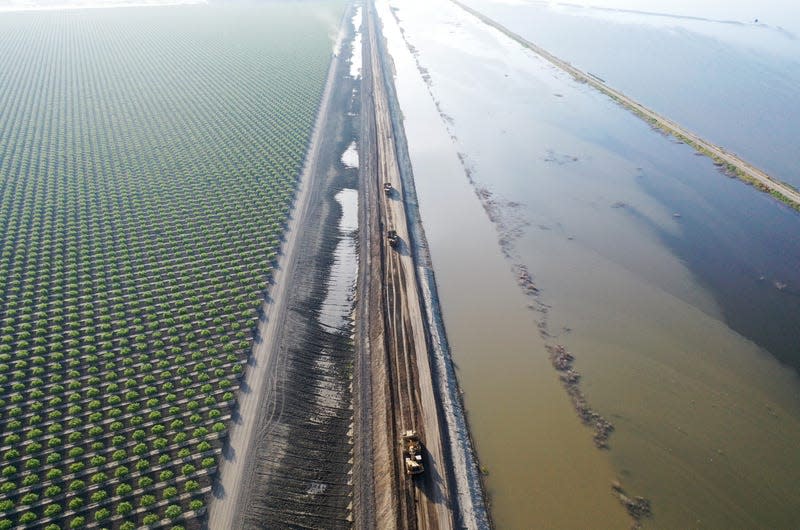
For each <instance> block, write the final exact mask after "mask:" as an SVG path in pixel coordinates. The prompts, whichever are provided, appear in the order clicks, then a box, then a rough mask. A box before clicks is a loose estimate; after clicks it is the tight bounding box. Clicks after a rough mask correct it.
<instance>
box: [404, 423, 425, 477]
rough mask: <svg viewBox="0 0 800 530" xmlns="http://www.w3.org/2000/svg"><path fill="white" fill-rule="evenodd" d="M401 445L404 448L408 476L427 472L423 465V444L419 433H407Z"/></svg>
mask: <svg viewBox="0 0 800 530" xmlns="http://www.w3.org/2000/svg"><path fill="white" fill-rule="evenodd" d="M400 445H401V446H402V447H403V464H404V465H405V468H406V475H419V474H420V473H422V472H423V471H425V467H424V466H423V465H422V442H421V441H420V439H419V435H418V434H417V431H405V432H404V433H403V435H402V436H401V437H400Z"/></svg>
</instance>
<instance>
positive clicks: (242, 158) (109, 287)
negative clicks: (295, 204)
mask: <svg viewBox="0 0 800 530" xmlns="http://www.w3.org/2000/svg"><path fill="white" fill-rule="evenodd" d="M341 8H342V5H341V3H338V2H337V3H323V2H309V3H304V4H295V3H292V4H289V3H285V2H273V3H267V4H264V5H261V6H248V7H240V6H228V7H214V6H183V7H169V8H141V9H110V10H79V11H64V12H51V13H9V14H4V15H3V17H2V18H0V245H1V246H0V436H1V437H0V530H5V529H8V528H13V527H18V526H27V527H39V528H48V529H56V528H80V527H87V528H92V527H96V528H103V527H108V528H111V527H113V528H118V529H132V528H138V527H142V526H165V525H166V526H172V525H173V524H174V525H175V526H176V527H178V528H179V527H181V525H182V524H184V523H185V522H188V523H189V525H190V526H196V523H194V522H192V521H193V520H194V519H196V518H197V517H199V516H202V514H203V513H204V511H205V501H206V495H207V494H208V492H209V490H210V486H211V480H212V478H213V475H214V473H215V472H216V469H217V466H218V463H219V457H220V452H221V447H222V443H223V441H224V439H225V436H226V433H227V429H228V422H229V420H230V417H231V409H232V407H233V406H234V404H235V398H236V391H237V389H238V386H239V382H238V379H239V378H240V377H241V374H242V373H243V369H244V362H245V361H246V359H247V356H248V355H249V352H250V348H251V345H252V340H253V336H252V333H253V331H254V329H255V325H256V323H257V321H258V311H259V309H260V308H261V305H262V303H263V293H264V291H265V290H266V288H267V286H268V283H269V279H270V273H271V272H270V268H271V266H272V264H273V263H274V261H275V259H276V257H277V252H278V249H279V246H280V240H281V237H282V233H283V231H284V228H285V224H286V220H287V216H288V214H289V211H290V208H291V205H292V201H293V199H294V194H295V190H296V186H297V178H298V175H299V173H300V170H301V167H302V163H303V160H304V157H305V153H306V149H307V146H308V142H309V138H310V134H311V129H312V127H313V123H314V119H315V116H316V111H317V107H318V104H319V100H320V97H321V95H322V90H323V85H324V82H325V75H326V73H327V69H328V64H329V62H330V57H331V50H332V46H333V43H332V42H331V36H332V33H331V27H332V26H333V25H332V24H329V23H328V22H326V21H337V20H339V16H340V10H341ZM334 25H335V24H334Z"/></svg>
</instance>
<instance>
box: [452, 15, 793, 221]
mask: <svg viewBox="0 0 800 530" xmlns="http://www.w3.org/2000/svg"><path fill="white" fill-rule="evenodd" d="M451 1H452V2H453V3H454V4H456V5H457V6H459V7H460V8H461V9H463V10H464V11H466V12H468V13H470V14H471V15H473V16H475V17H477V18H478V19H479V20H480V21H481V22H483V23H485V24H487V25H489V26H491V27H493V28H495V29H496V30H498V31H500V32H501V33H503V34H504V35H506V36H508V37H509V38H511V39H513V40H514V41H516V42H518V43H519V44H521V45H522V46H524V47H526V48H528V49H529V50H531V51H533V52H535V53H536V54H538V55H540V56H541V57H543V58H544V59H546V60H547V61H549V62H551V63H552V64H554V65H555V66H557V67H558V68H560V69H562V70H564V71H565V72H567V73H568V74H570V75H571V76H572V77H573V78H575V80H577V81H579V82H581V83H586V84H588V85H591V86H592V87H594V88H596V89H597V90H599V91H600V92H602V93H603V94H605V95H606V96H608V97H610V98H611V99H613V100H614V101H616V102H617V103H619V104H620V105H622V106H623V107H625V108H627V109H628V110H630V111H631V112H633V113H634V114H636V115H637V116H639V117H640V118H642V119H643V120H644V121H646V122H648V123H649V124H650V125H652V126H653V127H655V128H658V129H660V130H662V131H664V132H665V133H667V134H670V135H672V136H674V137H675V138H676V139H678V140H680V141H682V142H684V143H686V144H687V145H689V146H691V147H692V148H694V149H695V150H696V151H697V152H698V153H701V154H703V155H705V156H707V157H709V158H711V160H712V161H713V162H714V165H716V166H717V167H719V168H720V170H721V171H723V172H724V173H725V174H726V175H729V176H731V177H736V178H738V179H740V180H742V181H743V182H746V183H747V184H750V185H752V186H753V187H755V188H756V189H758V190H760V191H763V192H766V193H769V194H770V195H772V196H773V197H775V198H776V199H778V200H779V201H781V202H783V203H784V204H786V205H788V206H790V207H791V208H794V209H795V210H798V211H800V192H798V190H797V189H795V188H794V187H793V186H791V185H789V184H787V183H785V182H781V181H779V180H777V179H775V178H773V177H771V176H770V175H768V174H766V173H765V172H764V171H762V170H760V169H758V168H756V167H754V166H752V165H751V164H749V163H748V162H746V161H744V160H742V159H741V158H739V157H738V156H736V155H734V154H732V153H729V152H728V151H726V150H724V149H723V148H721V147H719V146H716V145H714V144H712V143H711V142H708V141H706V140H704V139H702V138H700V137H699V136H697V135H696V134H694V133H692V132H690V131H688V130H686V129H684V128H683V127H681V126H680V125H678V124H677V123H675V122H673V121H671V120H669V119H667V118H665V117H663V116H661V115H660V114H658V113H656V112H655V111H653V110H650V109H648V108H647V107H645V106H644V105H642V104H640V103H638V102H636V101H634V100H633V99H631V98H629V97H628V96H626V95H625V94H623V93H622V92H620V91H618V90H616V89H614V88H611V87H610V86H608V85H606V84H605V82H603V81H602V80H601V79H600V78H598V77H595V76H593V75H591V74H587V73H585V72H583V71H581V70H580V69H578V68H575V67H574V66H572V65H571V64H569V63H568V62H566V61H563V60H561V59H559V58H558V57H556V56H555V55H553V54H551V53H550V52H548V51H547V50H545V49H544V48H541V47H539V46H537V45H536V44H534V43H532V42H530V41H528V40H526V39H524V38H522V37H521V36H519V35H517V34H516V33H514V32H513V31H511V30H509V29H508V28H506V27H505V26H503V25H501V24H499V23H497V22H495V21H494V20H492V19H491V18H489V17H487V16H485V15H483V14H482V13H480V12H478V11H475V10H474V9H472V8H470V7H468V6H466V5H464V4H462V3H461V2H459V1H458V0H451Z"/></svg>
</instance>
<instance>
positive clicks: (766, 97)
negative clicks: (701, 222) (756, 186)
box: [465, 0, 800, 187]
mask: <svg viewBox="0 0 800 530" xmlns="http://www.w3.org/2000/svg"><path fill="white" fill-rule="evenodd" d="M594 1H595V3H606V4H608V3H611V4H615V5H623V6H624V5H625V2H624V1H620V0H611V1H609V2H602V0H600V1H599V2H598V0H594ZM465 3H466V4H468V5H469V6H470V7H472V8H474V9H477V10H478V11H480V12H481V13H483V14H484V15H486V16H488V17H490V18H492V19H494V20H496V21H497V22H499V23H500V24H502V25H504V26H505V27H507V28H509V29H510V30H511V31H513V32H515V33H517V34H518V35H521V36H522V37H523V38H525V39H527V40H529V41H531V42H533V43H535V44H538V45H540V46H542V47H543V48H545V49H546V50H548V51H549V52H550V53H553V54H554V55H556V56H558V57H559V58H561V59H563V60H565V61H569V62H571V63H572V64H573V65H575V66H576V67H578V68H580V69H582V70H583V71H584V72H591V73H592V74H594V75H595V76H597V77H599V78H601V79H603V80H604V81H605V82H606V83H607V84H608V85H609V86H611V87H614V88H615V89H617V90H620V91H622V92H623V93H624V94H627V95H628V96H631V97H633V98H634V99H636V100H637V101H639V102H640V103H642V104H644V105H646V106H648V107H649V108H651V109H653V110H655V111H656V112H658V113H661V114H662V115H664V116H667V117H669V118H670V119H672V120H674V121H675V122H677V123H680V124H681V125H683V126H685V127H687V128H688V129H689V130H692V131H694V132H695V133H698V134H700V136H703V137H704V138H706V139H707V140H710V141H711V142H713V143H716V144H717V145H721V146H724V147H725V148H726V149H729V150H730V151H732V152H735V153H737V154H738V155H740V156H741V157H742V158H744V159H745V160H747V161H748V162H750V163H752V164H754V165H756V166H757V167H759V168H761V169H763V170H764V171H766V172H767V173H769V174H770V175H772V176H773V177H775V178H777V179H779V180H783V181H785V182H788V183H789V184H792V185H794V186H795V187H800V149H798V148H797V146H798V145H800V127H797V120H798V118H800V97H797V86H799V85H800V40H798V35H800V8H798V7H797V6H788V5H786V6H783V7H782V8H780V9H778V10H776V9H775V8H773V9H770V7H771V6H770V3H766V5H762V4H763V3H759V5H752V6H750V7H749V9H744V8H743V7H740V8H739V9H735V8H732V7H731V6H730V5H729V4H730V3H729V2H726V5H725V6H724V7H716V8H715V7H714V6H713V5H704V4H706V3H707V2H693V4H695V5H692V6H685V7H683V8H681V7H680V6H678V7H675V6H672V5H670V6H669V7H660V8H661V9H670V10H675V13H676V14H674V15H673V14H670V13H661V12H655V13H648V12H643V11H632V10H620V9H598V8H596V7H590V6H578V5H574V4H569V5H567V4H556V3H553V2H548V3H544V2H524V3H522V2H513V3H512V2H508V1H507V0H466V2H465ZM589 3H591V2H589ZM746 3H747V2H739V4H746ZM751 3H753V2H751ZM778 3H780V2H778ZM628 4H631V2H628ZM670 4H672V2H670ZM753 4H755V3H753ZM786 4H788V3H786ZM628 7H630V6H628ZM757 17H760V18H758V22H756V18H757Z"/></svg>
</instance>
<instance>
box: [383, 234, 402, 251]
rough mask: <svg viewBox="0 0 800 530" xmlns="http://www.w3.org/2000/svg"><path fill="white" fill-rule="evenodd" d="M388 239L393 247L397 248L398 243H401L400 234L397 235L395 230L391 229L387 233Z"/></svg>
mask: <svg viewBox="0 0 800 530" xmlns="http://www.w3.org/2000/svg"><path fill="white" fill-rule="evenodd" d="M386 239H388V240H389V246H390V247H392V248H397V245H398V244H399V243H400V236H398V235H397V232H396V231H395V230H389V232H388V233H387V234H386Z"/></svg>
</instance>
